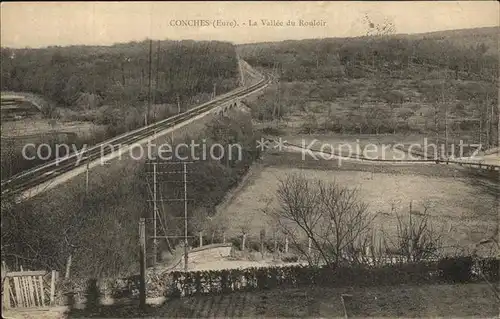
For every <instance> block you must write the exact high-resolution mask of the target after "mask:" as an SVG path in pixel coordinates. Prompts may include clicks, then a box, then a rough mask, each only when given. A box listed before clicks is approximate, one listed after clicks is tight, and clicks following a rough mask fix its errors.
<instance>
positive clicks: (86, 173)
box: [85, 156, 90, 197]
mask: <svg viewBox="0 0 500 319" xmlns="http://www.w3.org/2000/svg"><path fill="white" fill-rule="evenodd" d="M86 161H87V165H85V168H86V169H85V197H88V196H89V165H90V158H89V157H88V156H87V159H86Z"/></svg>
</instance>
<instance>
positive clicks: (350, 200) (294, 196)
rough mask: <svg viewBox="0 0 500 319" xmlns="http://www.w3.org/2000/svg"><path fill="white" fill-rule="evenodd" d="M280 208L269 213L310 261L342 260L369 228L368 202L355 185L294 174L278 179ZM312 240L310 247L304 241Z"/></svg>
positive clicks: (333, 262)
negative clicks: (360, 196) (343, 185)
mask: <svg viewBox="0 0 500 319" xmlns="http://www.w3.org/2000/svg"><path fill="white" fill-rule="evenodd" d="M277 198H278V202H279V208H278V209H275V210H272V211H271V212H270V214H272V215H273V218H274V219H275V220H276V221H277V222H278V224H279V226H280V228H281V230H282V231H283V233H284V234H285V235H286V236H288V238H290V240H291V241H292V244H293V245H294V247H295V249H296V250H297V251H298V252H299V253H300V255H301V256H303V257H304V258H305V259H306V260H307V261H308V262H309V263H310V264H328V265H330V264H339V263H341V262H345V261H348V260H352V258H349V256H348V255H349V253H351V252H352V249H353V247H357V249H359V247H358V245H360V244H361V238H362V236H363V235H364V234H366V233H367V232H368V231H369V226H370V224H371V219H370V217H369V213H368V211H367V205H366V204H364V203H362V202H361V201H360V200H359V198H358V192H357V190H356V189H349V188H347V187H342V186H340V185H338V184H336V183H335V182H332V183H323V182H321V181H313V180H309V179H307V178H306V177H304V176H303V175H301V174H292V175H288V176H286V177H285V178H284V179H283V180H280V181H279V187H278V191H277ZM309 241H310V242H311V249H310V250H309V249H308V245H307V244H304V243H307V242H309Z"/></svg>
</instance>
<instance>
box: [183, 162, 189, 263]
mask: <svg viewBox="0 0 500 319" xmlns="http://www.w3.org/2000/svg"><path fill="white" fill-rule="evenodd" d="M186 165H187V164H186V162H184V163H183V166H184V174H183V175H184V270H185V271H187V270H188V240H187V238H188V219H187V218H188V214H187V178H186V177H187V170H186Z"/></svg>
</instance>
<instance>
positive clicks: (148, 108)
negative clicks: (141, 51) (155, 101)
mask: <svg viewBox="0 0 500 319" xmlns="http://www.w3.org/2000/svg"><path fill="white" fill-rule="evenodd" d="M152 66H153V40H149V85H148V90H149V91H148V107H147V111H146V117H145V118H146V125H148V124H149V112H150V110H151V89H152V87H151V86H152V84H151V83H152V81H151V80H152V79H151V73H152V71H153V68H152Z"/></svg>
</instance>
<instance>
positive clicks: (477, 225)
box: [221, 153, 500, 247]
mask: <svg viewBox="0 0 500 319" xmlns="http://www.w3.org/2000/svg"><path fill="white" fill-rule="evenodd" d="M340 164H341V165H339V163H338V162H337V161H326V160H319V161H316V160H312V159H306V160H302V159H301V154H300V153H298V154H293V153H287V154H284V153H274V154H272V153H267V154H266V155H265V158H264V165H263V166H264V168H263V169H261V170H260V172H256V173H255V174H254V175H253V176H252V177H251V178H250V179H249V180H248V182H247V184H246V185H245V186H244V187H243V188H242V189H241V190H240V192H239V194H238V196H237V197H235V198H233V199H232V200H231V201H230V202H229V203H228V205H227V206H226V207H225V209H224V210H222V211H221V214H223V215H225V216H226V217H227V218H228V219H229V224H230V225H231V226H230V229H229V231H228V236H229V237H232V236H235V237H238V236H240V235H241V227H242V226H243V225H246V224H248V225H250V233H249V235H250V237H252V238H258V236H259V232H260V230H261V229H262V228H268V227H269V226H268V225H269V224H268V222H269V219H268V218H267V216H266V215H265V213H263V211H262V209H264V208H265V207H266V205H267V203H268V202H269V201H270V202H271V205H272V206H276V205H277V203H276V200H275V198H274V194H275V192H276V190H277V186H278V182H277V180H278V179H280V178H283V177H284V176H285V175H286V174H288V173H299V172H301V173H304V174H305V175H306V176H308V177H310V178H314V179H321V180H324V181H333V180H336V181H337V182H338V183H339V184H341V185H347V186H349V187H356V188H358V190H359V195H360V197H361V198H362V200H363V201H365V202H366V203H367V204H368V205H369V210H370V212H371V213H373V214H378V215H377V218H376V223H377V224H378V225H381V226H382V225H383V227H384V229H385V230H386V231H391V230H394V228H395V226H396V218H395V214H394V213H392V212H391V208H392V207H394V209H395V211H398V212H399V213H407V212H408V209H409V204H410V201H411V202H412V210H413V211H415V210H420V211H423V205H424V204H425V205H430V207H431V208H430V209H429V211H428V213H429V214H430V215H431V221H432V222H433V224H434V225H435V226H436V228H437V230H442V231H444V232H445V234H444V237H445V238H446V243H445V244H448V245H455V244H457V243H458V244H459V245H460V246H461V247H469V245H470V244H472V243H476V242H477V241H479V240H481V239H483V238H484V237H485V236H486V235H487V233H489V232H491V231H493V227H491V226H490V225H492V224H494V223H495V222H494V221H498V216H497V213H496V210H497V209H498V194H500V185H499V184H498V183H495V182H493V181H488V180H484V179H481V178H477V177H474V176H469V175H468V174H467V171H462V170H456V169H455V168H452V167H450V166H446V165H436V164H426V165H421V166H419V165H411V164H406V165H389V164H376V165H371V164H366V163H357V162H356V163H354V162H342V163H340ZM372 172H373V173H372Z"/></svg>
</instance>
